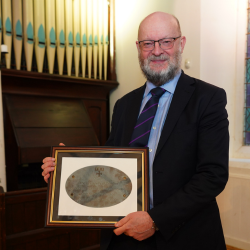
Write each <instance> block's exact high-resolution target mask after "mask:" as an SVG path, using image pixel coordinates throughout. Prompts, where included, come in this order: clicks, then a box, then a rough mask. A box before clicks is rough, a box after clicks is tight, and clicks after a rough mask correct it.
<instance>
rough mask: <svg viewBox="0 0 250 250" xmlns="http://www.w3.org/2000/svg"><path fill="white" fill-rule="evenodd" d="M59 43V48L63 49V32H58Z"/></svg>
mask: <svg viewBox="0 0 250 250" xmlns="http://www.w3.org/2000/svg"><path fill="white" fill-rule="evenodd" d="M59 41H60V47H61V48H63V47H64V44H65V36H64V32H63V30H61V31H60V34H59Z"/></svg>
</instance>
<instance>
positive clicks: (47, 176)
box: [44, 174, 50, 183]
mask: <svg viewBox="0 0 250 250" xmlns="http://www.w3.org/2000/svg"><path fill="white" fill-rule="evenodd" d="M49 177H50V174H47V175H45V176H44V180H45V182H47V183H48V180H49Z"/></svg>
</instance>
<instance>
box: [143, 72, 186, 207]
mask: <svg viewBox="0 0 250 250" xmlns="http://www.w3.org/2000/svg"><path fill="white" fill-rule="evenodd" d="M180 76H181V72H179V73H178V74H177V75H176V76H175V78H174V79H173V80H171V81H170V82H168V83H165V84H164V85H162V86H161V88H164V89H165V90H166V92H165V93H164V94H163V95H162V96H161V98H160V101H159V105H158V109H157V112H156V115H155V118H154V121H153V124H152V127H151V131H150V135H149V140H148V147H149V197H150V208H153V204H154V203H153V162H154V158H155V153H156V149H157V146H158V143H159V139H160V137H161V131H162V128H163V126H164V123H165V120H166V117H167V114H168V110H169V107H170V104H171V101H172V98H173V95H174V91H175V88H176V85H177V82H178V80H179V78H180ZM153 88H156V86H155V85H154V84H153V83H151V82H149V81H147V83H146V89H145V92H144V95H143V99H142V104H141V109H140V113H141V112H142V110H143V108H144V106H145V105H146V103H147V101H148V100H149V99H150V97H151V96H152V95H151V94H150V90H151V89H153Z"/></svg>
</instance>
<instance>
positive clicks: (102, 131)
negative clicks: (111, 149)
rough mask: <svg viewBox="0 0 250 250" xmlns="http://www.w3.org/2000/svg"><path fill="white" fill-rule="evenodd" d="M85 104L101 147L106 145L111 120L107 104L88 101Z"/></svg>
mask: <svg viewBox="0 0 250 250" xmlns="http://www.w3.org/2000/svg"><path fill="white" fill-rule="evenodd" d="M83 101H84V104H85V106H86V108H87V110H88V113H89V116H90V119H91V121H92V124H93V127H94V129H95V132H96V134H97V136H98V139H99V141H100V145H102V146H103V145H104V144H105V142H106V140H107V137H108V128H109V119H107V115H108V111H107V109H108V107H107V103H106V102H104V101H98V100H86V99H84V100H83Z"/></svg>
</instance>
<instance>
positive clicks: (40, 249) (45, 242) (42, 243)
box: [36, 238, 50, 250]
mask: <svg viewBox="0 0 250 250" xmlns="http://www.w3.org/2000/svg"><path fill="white" fill-rule="evenodd" d="M49 243H50V242H49V238H46V239H41V240H37V242H36V250H44V249H47V248H48V246H49Z"/></svg>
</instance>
